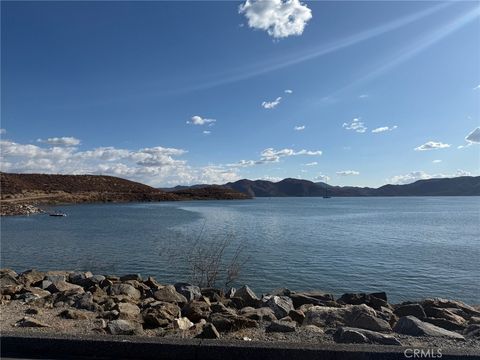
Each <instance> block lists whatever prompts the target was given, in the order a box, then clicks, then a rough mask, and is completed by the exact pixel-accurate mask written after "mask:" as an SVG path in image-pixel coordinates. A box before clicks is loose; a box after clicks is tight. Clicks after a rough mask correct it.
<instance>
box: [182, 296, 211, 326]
mask: <svg viewBox="0 0 480 360" xmlns="http://www.w3.org/2000/svg"><path fill="white" fill-rule="evenodd" d="M210 313H211V310H210V306H209V305H208V304H207V303H205V302H203V301H196V300H194V301H191V302H189V303H188V304H187V305H185V306H184V307H183V308H182V316H185V317H187V318H188V319H190V320H191V321H193V322H194V323H197V322H199V321H200V320H201V319H205V320H206V319H208V317H209V316H210Z"/></svg>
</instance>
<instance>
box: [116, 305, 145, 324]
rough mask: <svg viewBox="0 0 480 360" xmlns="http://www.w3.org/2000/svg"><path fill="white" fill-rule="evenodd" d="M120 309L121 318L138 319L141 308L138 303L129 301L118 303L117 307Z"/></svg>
mask: <svg viewBox="0 0 480 360" xmlns="http://www.w3.org/2000/svg"><path fill="white" fill-rule="evenodd" d="M114 310H117V311H118V318H119V319H132V320H135V319H138V318H139V316H140V308H139V307H138V306H137V305H134V304H130V303H128V302H123V303H118V304H117V305H116V306H115V309H114Z"/></svg>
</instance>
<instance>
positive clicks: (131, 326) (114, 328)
mask: <svg viewBox="0 0 480 360" xmlns="http://www.w3.org/2000/svg"><path fill="white" fill-rule="evenodd" d="M107 330H108V332H109V333H110V334H112V335H140V334H142V333H143V329H142V327H141V325H140V324H139V323H137V322H135V321H130V320H112V321H109V322H108V324H107Z"/></svg>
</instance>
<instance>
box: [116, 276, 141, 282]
mask: <svg viewBox="0 0 480 360" xmlns="http://www.w3.org/2000/svg"><path fill="white" fill-rule="evenodd" d="M129 280H135V281H142V276H141V275H140V274H127V275H123V276H120V281H122V282H125V281H129Z"/></svg>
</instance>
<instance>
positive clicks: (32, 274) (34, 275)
mask: <svg viewBox="0 0 480 360" xmlns="http://www.w3.org/2000/svg"><path fill="white" fill-rule="evenodd" d="M44 277H45V273H44V272H43V271H37V270H35V269H31V270H27V271H24V272H23V273H21V274H20V275H19V277H18V280H19V281H20V282H21V283H22V284H23V285H25V286H29V285H35V284H36V283H38V282H40V281H42V280H43V278H44Z"/></svg>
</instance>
